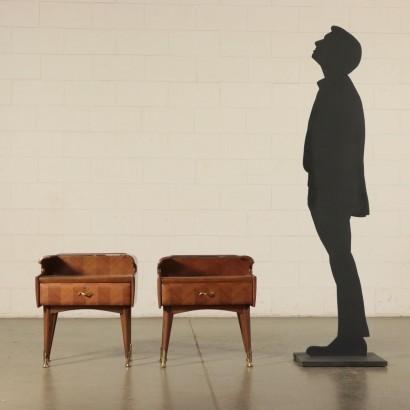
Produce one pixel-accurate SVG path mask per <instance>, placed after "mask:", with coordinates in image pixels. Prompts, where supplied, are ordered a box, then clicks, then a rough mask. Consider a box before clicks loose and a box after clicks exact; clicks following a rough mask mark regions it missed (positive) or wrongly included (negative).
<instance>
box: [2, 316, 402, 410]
mask: <svg viewBox="0 0 410 410" xmlns="http://www.w3.org/2000/svg"><path fill="white" fill-rule="evenodd" d="M61 316H63V314H62V315H61ZM369 326H370V331H371V333H372V337H371V338H369V339H368V346H369V351H371V352H375V353H376V354H378V355H380V356H382V357H383V358H384V359H386V360H388V362H389V366H388V368H301V367H298V366H297V365H296V364H295V363H294V362H293V357H292V352H294V351H303V350H304V349H305V348H306V346H308V345H309V344H312V343H313V344H325V343H327V342H328V341H330V340H331V339H332V337H333V335H334V333H335V328H336V319H332V318H329V319H313V318H312V319H311V318H253V319H252V344H253V356H254V367H253V368H247V367H246V366H245V355H244V352H243V347H242V341H241V337H240V331H239V327H238V323H237V320H236V317H234V316H233V317H232V318H183V317H176V318H175V319H174V324H173V329H172V334H171V342H170V348H169V352H168V365H167V368H166V369H161V367H160V364H159V361H158V360H159V347H160V340H161V319H159V318H153V319H133V323H132V331H133V336H132V340H133V348H134V354H133V362H132V367H131V368H128V369H126V368H125V367H124V357H123V351H122V336H121V328H120V321H119V319H64V318H60V319H59V322H58V324H57V329H56V334H55V339H54V345H53V350H52V354H51V359H52V361H51V363H50V367H49V368H48V369H43V368H42V340H43V334H42V332H43V327H42V320H39V319H2V320H0V348H1V349H0V409H32V410H36V409H53V410H54V409H56V410H60V409H61V410H64V409H70V410H71V409H76V410H77V409H87V410H89V409H110V410H111V409H121V410H122V409H144V410H149V409H164V410H165V409H172V410H184V409H193V410H202V409H205V410H213V409H218V410H226V409H232V410H241V409H252V410H258V409H304V410H310V409H315V410H316V409H320V410H322V409H323V410H333V409H336V410H340V409H349V410H354V409H359V410H362V409H371V410H377V409H383V410H384V409H386V410H394V409H401V410H402V409H410V354H409V351H410V319H402V318H386V319H370V320H369Z"/></svg>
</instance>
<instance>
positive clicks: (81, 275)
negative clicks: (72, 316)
mask: <svg viewBox="0 0 410 410" xmlns="http://www.w3.org/2000/svg"><path fill="white" fill-rule="evenodd" d="M39 263H40V265H41V274H40V275H39V276H37V277H36V278H35V284H36V300H37V307H40V306H43V310H44V352H43V356H44V357H43V359H44V362H43V367H48V365H49V360H50V352H51V346H52V343H53V337H54V331H55V327H56V323H57V317H58V314H59V313H60V312H65V311H67V310H74V309H99V310H106V311H109V312H115V313H119V314H120V317H121V326H122V333H123V340H124V352H125V358H126V362H125V365H126V367H129V366H130V361H131V354H132V345H131V307H132V306H134V295H135V273H136V271H137V263H136V260H135V259H134V258H133V257H132V256H130V255H127V254H124V253H117V254H115V253H113V254H58V255H50V256H45V257H43V258H42V259H41V260H40V261H39Z"/></svg>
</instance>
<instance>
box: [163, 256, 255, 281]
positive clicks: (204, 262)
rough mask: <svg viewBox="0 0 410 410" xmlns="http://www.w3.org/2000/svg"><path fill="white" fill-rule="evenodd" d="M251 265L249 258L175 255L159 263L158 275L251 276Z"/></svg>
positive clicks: (251, 260) (251, 261)
mask: <svg viewBox="0 0 410 410" xmlns="http://www.w3.org/2000/svg"><path fill="white" fill-rule="evenodd" d="M252 265H253V259H252V258H251V257H249V256H234V255H232V256H231V255H226V256H225V255H222V256H219V255H218V256H212V255H210V256H207V255H198V256H196V255H193V256H185V255H176V256H168V257H166V258H162V259H161V260H160V261H159V263H158V274H159V275H160V276H162V277H170V276H179V277H188V276H240V275H252Z"/></svg>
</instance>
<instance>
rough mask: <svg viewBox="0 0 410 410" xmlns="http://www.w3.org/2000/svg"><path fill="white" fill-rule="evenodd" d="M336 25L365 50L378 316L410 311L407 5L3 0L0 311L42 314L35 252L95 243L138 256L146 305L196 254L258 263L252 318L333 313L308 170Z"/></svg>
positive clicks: (361, 246) (367, 250) (362, 86)
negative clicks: (166, 272)
mask: <svg viewBox="0 0 410 410" xmlns="http://www.w3.org/2000/svg"><path fill="white" fill-rule="evenodd" d="M333 24H336V25H340V26H342V27H344V28H346V29H347V30H349V31H351V32H352V33H353V34H355V35H356V36H357V38H358V39H359V41H360V42H361V43H362V46H363V60H362V63H361V65H360V66H359V68H358V69H357V71H356V72H355V73H353V75H352V78H353V80H354V82H355V83H356V85H357V88H358V90H359V92H360V94H361V96H362V100H363V104H364V108H365V115H366V120H367V124H366V125H367V142H366V144H367V145H366V163H365V167H366V177H367V184H368V191H369V198H370V206H371V212H372V213H371V216H370V217H368V218H365V219H357V218H354V221H353V235H354V240H353V251H354V255H355V257H356V261H357V264H358V267H359V272H360V275H361V279H362V284H363V288H364V295H365V301H366V309H367V314H368V315H369V316H373V315H408V314H410V275H409V262H410V237H409V235H410V186H409V175H410V141H409V138H410V136H409V134H410V1H408V0H334V1H332V0H136V1H135V2H134V1H132V0H126V1H122V0H118V1H114V0H107V1H104V0H96V1H94V0H77V1H76V0H74V1H69V0H65V1H38V0H33V1H20V0H14V1H3V0H2V1H1V2H0V53H1V54H0V104H1V105H0V185H1V186H0V316H3V317H9V316H37V315H41V314H42V312H41V309H37V308H36V307H35V298H34V276H35V275H36V274H38V273H39V265H37V260H38V259H39V258H40V257H41V256H42V255H45V254H50V253H57V252H94V251H95V252H115V251H121V252H128V253H132V254H135V255H136V256H137V257H138V259H139V272H140V273H139V289H138V302H137V304H136V308H135V309H134V312H133V314H134V316H148V315H159V314H160V313H161V311H160V310H159V309H158V308H157V305H156V289H155V286H156V263H157V261H158V259H159V258H160V257H162V256H165V255H168V254H187V253H188V254H189V253H199V254H223V253H235V254H248V255H251V256H252V257H254V259H255V260H256V264H255V274H256V275H257V277H258V285H259V287H258V297H257V302H258V303H257V307H256V309H254V311H253V314H254V315H319V316H321V315H333V314H335V311H336V302H335V288H334V285H333V280H332V279H331V274H330V269H329V267H328V262H327V256H326V254H325V252H324V250H323V249H322V245H321V244H320V242H319V239H318V238H317V235H316V233H315V231H314V228H313V224H312V222H311V219H310V215H309V212H308V210H307V206H306V194H307V191H306V175H305V173H304V171H303V168H302V151H303V143H304V136H305V130H306V125H307V120H308V116H309V113H310V109H311V106H312V103H313V100H314V97H315V93H316V90H317V86H316V84H315V83H316V81H318V80H319V79H320V78H321V71H320V69H319V66H317V65H316V64H315V62H314V61H313V60H312V59H311V58H310V55H311V53H312V50H313V49H314V41H315V40H317V39H319V38H321V37H322V36H323V35H324V34H325V33H326V32H328V31H329V29H330V26H331V25H333ZM207 313H208V314H213V312H212V311H209V312H207ZM85 314H88V315H90V314H94V313H93V312H92V311H88V312H87V313H85V312H82V313H77V315H85Z"/></svg>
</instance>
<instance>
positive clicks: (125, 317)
mask: <svg viewBox="0 0 410 410" xmlns="http://www.w3.org/2000/svg"><path fill="white" fill-rule="evenodd" d="M120 316H121V327H122V338H123V341H124V353H125V367H130V362H131V355H132V345H131V307H124V309H123V310H122V312H121V313H120Z"/></svg>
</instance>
